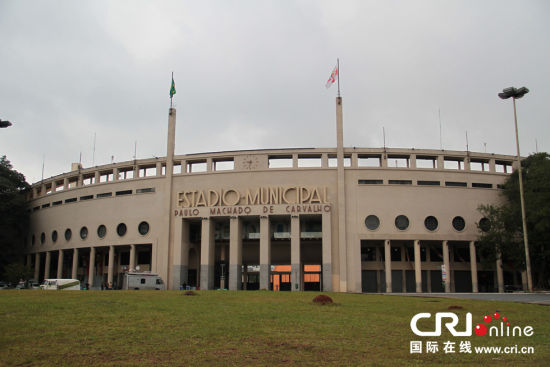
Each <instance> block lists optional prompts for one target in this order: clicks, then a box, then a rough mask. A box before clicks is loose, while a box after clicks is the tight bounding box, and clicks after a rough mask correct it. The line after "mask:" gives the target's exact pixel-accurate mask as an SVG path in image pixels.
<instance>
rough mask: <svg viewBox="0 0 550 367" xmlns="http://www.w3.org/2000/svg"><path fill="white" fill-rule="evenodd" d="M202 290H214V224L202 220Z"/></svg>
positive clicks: (210, 220)
mask: <svg viewBox="0 0 550 367" xmlns="http://www.w3.org/2000/svg"><path fill="white" fill-rule="evenodd" d="M200 279H201V288H202V289H213V288H214V223H213V222H212V219H210V218H202V229H201V278H200Z"/></svg>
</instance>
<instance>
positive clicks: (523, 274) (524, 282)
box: [521, 270, 529, 292]
mask: <svg viewBox="0 0 550 367" xmlns="http://www.w3.org/2000/svg"><path fill="white" fill-rule="evenodd" d="M521 286H522V289H523V291H524V292H527V291H528V290H529V287H528V285H527V272H526V271H525V270H523V271H522V272H521Z"/></svg>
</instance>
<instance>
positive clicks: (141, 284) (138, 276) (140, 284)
mask: <svg viewBox="0 0 550 367" xmlns="http://www.w3.org/2000/svg"><path fill="white" fill-rule="evenodd" d="M122 289H134V290H138V289H153V290H165V289H166V285H165V284H164V282H163V281H162V278H161V277H160V276H159V275H158V274H154V273H136V272H128V273H125V274H124V280H123V282H122Z"/></svg>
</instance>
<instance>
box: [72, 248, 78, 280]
mask: <svg viewBox="0 0 550 367" xmlns="http://www.w3.org/2000/svg"><path fill="white" fill-rule="evenodd" d="M77 270H78V249H77V248H75V249H74V250H73V268H72V269H71V278H72V279H76V277H77Z"/></svg>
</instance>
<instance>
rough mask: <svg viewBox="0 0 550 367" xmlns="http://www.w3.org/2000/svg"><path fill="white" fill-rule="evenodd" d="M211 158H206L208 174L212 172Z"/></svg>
mask: <svg viewBox="0 0 550 367" xmlns="http://www.w3.org/2000/svg"><path fill="white" fill-rule="evenodd" d="M212 168H213V167H212V158H206V171H207V172H210V171H213V169H212Z"/></svg>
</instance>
